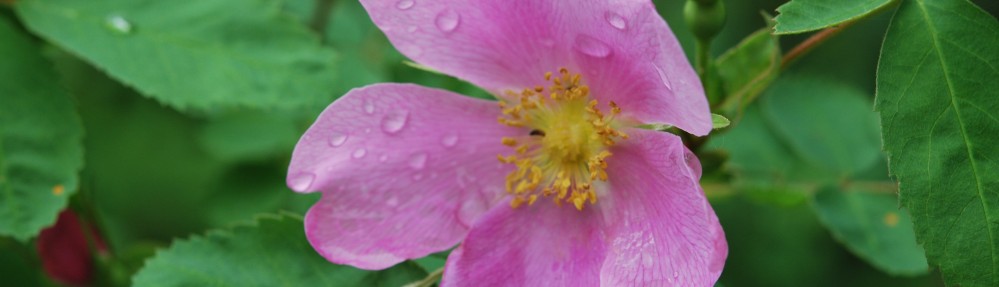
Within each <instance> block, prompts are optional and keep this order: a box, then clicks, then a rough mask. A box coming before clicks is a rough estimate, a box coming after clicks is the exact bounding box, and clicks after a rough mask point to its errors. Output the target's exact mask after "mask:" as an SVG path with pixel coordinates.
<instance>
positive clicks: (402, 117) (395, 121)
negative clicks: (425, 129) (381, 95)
mask: <svg viewBox="0 0 999 287" xmlns="http://www.w3.org/2000/svg"><path fill="white" fill-rule="evenodd" d="M407 120H409V113H408V112H405V111H401V112H400V111H396V112H391V113H389V114H387V115H385V117H384V118H382V131H383V132H385V133H387V134H394V133H398V132H399V131H401V130H402V128H404V127H406V121H407Z"/></svg>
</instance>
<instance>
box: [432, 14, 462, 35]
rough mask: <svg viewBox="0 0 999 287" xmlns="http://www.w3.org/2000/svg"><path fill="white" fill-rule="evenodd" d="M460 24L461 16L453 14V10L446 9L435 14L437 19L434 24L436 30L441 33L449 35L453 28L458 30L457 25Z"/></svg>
mask: <svg viewBox="0 0 999 287" xmlns="http://www.w3.org/2000/svg"><path fill="white" fill-rule="evenodd" d="M460 23H461V15H458V13H455V12H454V10H451V9H446V10H444V11H441V12H440V13H438V14H437V19H436V20H434V24H436V25H437V29H440V30H441V32H444V33H451V31H454V29H455V28H458V24H460Z"/></svg>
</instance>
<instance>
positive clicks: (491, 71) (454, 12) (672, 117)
mask: <svg viewBox="0 0 999 287" xmlns="http://www.w3.org/2000/svg"><path fill="white" fill-rule="evenodd" d="M361 4H363V5H364V7H365V8H366V9H367V11H368V14H370V15H371V18H372V20H373V21H374V22H375V24H376V25H378V27H380V28H381V29H382V31H384V32H385V34H386V35H388V37H389V40H391V41H392V43H393V44H394V45H395V46H396V48H398V49H399V50H400V51H401V52H402V53H403V54H405V55H406V56H408V57H410V58H411V59H413V60H414V61H416V62H419V63H421V64H424V65H427V66H429V67H431V68H434V69H437V70H439V71H441V72H444V73H447V74H451V75H454V76H457V77H460V78H463V79H465V80H468V81H470V82H472V83H475V84H477V85H479V86H481V87H484V88H486V89H488V90H490V91H493V92H494V93H496V94H499V95H502V91H505V90H515V91H519V90H522V89H524V88H530V87H534V86H537V85H543V84H544V81H543V80H544V79H543V77H542V76H543V75H544V74H545V72H551V71H557V70H558V69H559V68H562V67H565V68H569V69H571V70H572V71H575V72H579V73H582V74H583V79H584V81H585V82H586V83H587V84H589V85H590V88H591V90H592V91H593V95H594V96H595V97H597V98H598V99H600V100H601V102H604V103H606V102H607V101H615V102H616V103H617V104H619V105H620V106H621V108H622V109H623V110H624V111H625V112H626V113H627V114H628V115H629V116H630V117H633V118H634V119H635V120H638V121H641V122H646V123H666V124H671V125H674V126H677V127H679V128H681V129H684V130H686V131H688V132H690V133H692V134H695V135H705V134H707V133H708V132H710V131H711V115H710V113H709V110H708V103H707V99H706V98H705V96H704V91H703V89H702V88H701V82H700V80H699V79H698V78H697V74H696V73H695V72H694V70H693V68H692V67H691V66H690V63H689V62H688V61H687V59H686V57H685V56H684V53H683V51H682V49H681V47H680V45H679V44H678V42H677V40H676V37H674V36H673V33H672V32H671V31H670V30H669V27H668V26H667V25H666V22H665V21H663V19H662V17H660V16H659V14H658V13H657V12H656V11H655V8H654V7H653V6H652V3H651V2H650V1H648V0H613V1H612V0H603V1H592V0H591V1H578V0H562V1H551V0H523V1H516V3H512V2H510V1H501V0H441V1H420V0H399V1H385V0H361Z"/></svg>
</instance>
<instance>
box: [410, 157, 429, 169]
mask: <svg viewBox="0 0 999 287" xmlns="http://www.w3.org/2000/svg"><path fill="white" fill-rule="evenodd" d="M426 165H427V154H425V153H417V154H414V155H413V156H412V157H410V158H409V167H412V168H413V169H415V170H421V169H423V167H424V166H426Z"/></svg>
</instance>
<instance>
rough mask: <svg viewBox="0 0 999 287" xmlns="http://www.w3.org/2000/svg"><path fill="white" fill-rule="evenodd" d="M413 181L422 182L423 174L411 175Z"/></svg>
mask: <svg viewBox="0 0 999 287" xmlns="http://www.w3.org/2000/svg"><path fill="white" fill-rule="evenodd" d="M413 180H415V181H420V180H423V174H422V173H417V174H414V175H413Z"/></svg>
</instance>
